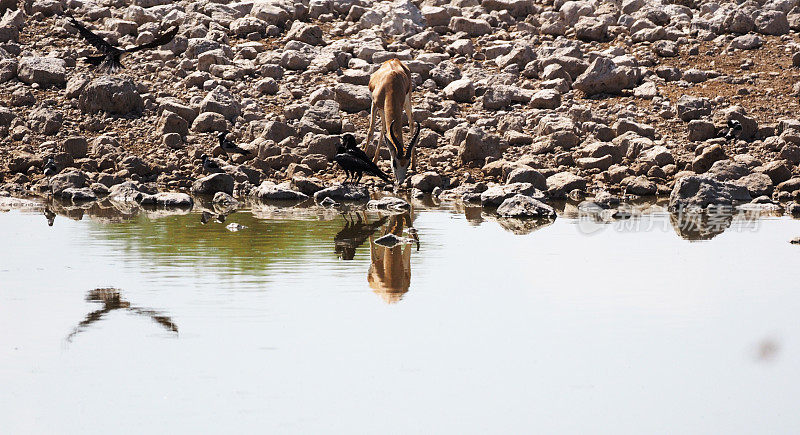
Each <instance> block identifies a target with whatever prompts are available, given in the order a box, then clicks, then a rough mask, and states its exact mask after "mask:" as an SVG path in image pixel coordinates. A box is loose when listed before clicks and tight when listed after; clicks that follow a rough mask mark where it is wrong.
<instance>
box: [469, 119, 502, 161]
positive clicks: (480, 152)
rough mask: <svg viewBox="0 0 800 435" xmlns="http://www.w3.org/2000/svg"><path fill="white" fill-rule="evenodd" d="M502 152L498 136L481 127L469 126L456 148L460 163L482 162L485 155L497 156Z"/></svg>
mask: <svg viewBox="0 0 800 435" xmlns="http://www.w3.org/2000/svg"><path fill="white" fill-rule="evenodd" d="M501 153H502V149H501V146H500V136H498V135H496V134H492V133H489V132H487V131H485V130H484V129H483V128H481V127H471V128H470V129H469V130H467V132H466V135H465V136H464V141H463V142H462V143H461V144H460V146H459V148H458V157H459V159H461V162H462V163H465V164H466V163H470V162H474V161H478V162H481V163H483V161H484V160H485V159H486V157H490V156H491V157H497V156H499V155H500V154H501Z"/></svg>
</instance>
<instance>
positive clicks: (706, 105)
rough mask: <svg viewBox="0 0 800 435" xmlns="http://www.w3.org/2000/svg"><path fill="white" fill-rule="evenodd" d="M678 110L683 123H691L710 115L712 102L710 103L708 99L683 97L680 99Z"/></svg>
mask: <svg viewBox="0 0 800 435" xmlns="http://www.w3.org/2000/svg"><path fill="white" fill-rule="evenodd" d="M677 108H678V117H680V118H681V120H683V122H689V121H691V120H693V119H699V118H701V117H703V116H708V115H710V114H711V101H709V100H708V98H702V97H693V96H691V95H683V96H681V97H680V98H679V99H678V103H677Z"/></svg>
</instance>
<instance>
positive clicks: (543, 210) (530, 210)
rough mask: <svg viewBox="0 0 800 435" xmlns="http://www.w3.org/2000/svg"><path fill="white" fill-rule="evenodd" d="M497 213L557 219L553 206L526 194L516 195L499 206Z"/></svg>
mask: <svg viewBox="0 0 800 435" xmlns="http://www.w3.org/2000/svg"><path fill="white" fill-rule="evenodd" d="M497 214H499V215H500V216H502V217H506V218H548V219H555V217H556V211H555V210H554V209H553V207H550V206H549V205H547V204H545V203H543V202H541V201H539V200H537V199H534V198H531V197H530V196H525V195H515V196H513V197H511V198H508V199H506V200H505V201H503V203H502V204H500V206H499V207H497Z"/></svg>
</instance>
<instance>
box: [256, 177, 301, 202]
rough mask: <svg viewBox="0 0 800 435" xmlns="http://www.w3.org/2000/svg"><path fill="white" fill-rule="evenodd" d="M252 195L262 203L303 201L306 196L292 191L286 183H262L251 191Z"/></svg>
mask: <svg viewBox="0 0 800 435" xmlns="http://www.w3.org/2000/svg"><path fill="white" fill-rule="evenodd" d="M252 195H253V196H254V197H256V198H258V199H260V200H262V201H304V200H306V199H308V195H306V194H304V193H302V192H298V191H296V190H292V189H291V188H290V187H289V186H288V185H287V183H281V184H275V183H273V182H272V181H268V180H267V181H264V182H263V183H261V185H260V186H258V187H257V188H256V189H255V190H253V193H252Z"/></svg>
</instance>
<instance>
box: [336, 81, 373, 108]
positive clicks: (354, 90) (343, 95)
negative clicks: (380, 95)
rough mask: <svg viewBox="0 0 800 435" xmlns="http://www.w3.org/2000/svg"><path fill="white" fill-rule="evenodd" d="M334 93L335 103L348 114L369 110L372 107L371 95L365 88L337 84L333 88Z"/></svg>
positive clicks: (348, 84)
mask: <svg viewBox="0 0 800 435" xmlns="http://www.w3.org/2000/svg"><path fill="white" fill-rule="evenodd" d="M333 90H334V92H335V93H336V102H337V103H339V106H340V107H341V108H342V110H344V111H345V112H348V113H356V112H360V111H362V110H369V109H370V106H371V105H372V95H371V94H370V92H369V88H368V87H366V86H359V85H353V84H350V83H339V84H337V85H336V86H335V87H334V88H333Z"/></svg>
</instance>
